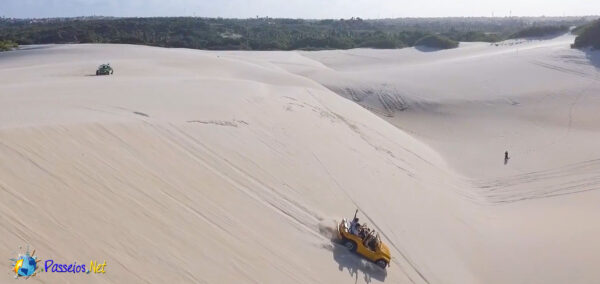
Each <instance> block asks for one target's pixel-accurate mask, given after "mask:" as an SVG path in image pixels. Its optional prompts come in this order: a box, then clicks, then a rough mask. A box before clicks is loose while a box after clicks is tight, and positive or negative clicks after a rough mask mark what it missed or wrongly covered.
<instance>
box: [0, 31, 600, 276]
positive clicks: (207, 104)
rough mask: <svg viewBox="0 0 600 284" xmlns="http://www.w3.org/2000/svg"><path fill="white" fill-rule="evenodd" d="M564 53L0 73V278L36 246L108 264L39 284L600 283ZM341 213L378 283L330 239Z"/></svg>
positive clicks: (594, 79) (208, 59) (138, 49)
mask: <svg viewBox="0 0 600 284" xmlns="http://www.w3.org/2000/svg"><path fill="white" fill-rule="evenodd" d="M567 40H568V38H557V39H553V40H550V41H540V42H521V43H517V42H506V43H503V44H502V45H499V46H493V45H492V46H490V45H487V44H478V43H477V44H463V45H462V46H461V47H459V48H458V49H455V50H449V51H440V52H422V51H419V50H416V49H403V50H394V51H373V50H351V51H322V52H206V51H195V50H186V49H162V48H152V47H143V46H128V45H58V46H37V47H28V48H26V49H24V50H19V51H14V52H7V53H3V54H0V102H1V103H0V157H1V160H2V163H0V200H1V201H2V203H1V205H2V206H1V207H0V213H2V214H1V216H2V218H0V254H3V255H6V256H7V257H5V258H4V259H0V263H1V264H4V265H5V267H6V266H9V265H10V261H8V258H10V257H14V256H13V254H15V251H16V250H17V248H18V246H19V245H22V246H24V245H26V244H30V245H31V246H33V247H34V248H35V249H36V254H38V255H39V256H40V258H42V259H49V258H52V259H54V260H55V261H60V262H64V263H72V262H73V261H77V262H89V260H91V259H96V260H99V261H104V260H106V262H107V268H106V270H107V272H106V273H105V274H102V275H67V274H60V273H40V275H38V276H36V277H39V280H40V281H46V282H69V281H71V282H73V281H75V282H85V283H89V282H92V283H130V282H131V283H140V282H151V283H164V282H167V281H170V282H174V283H180V282H185V283H232V282H243V283H350V282H352V283H356V282H358V283H371V282H375V283H377V282H388V283H515V282H516V283H565V282H577V283H594V282H597V280H598V279H600V274H598V272H597V271H596V270H595V269H594V267H593V264H594V263H597V262H598V261H599V260H600V259H599V257H598V255H600V254H599V253H598V252H600V246H598V245H597V244H596V242H594V239H595V238H596V237H597V236H599V235H600V226H598V225H596V223H597V222H595V221H594V219H593V218H594V216H597V214H598V208H597V205H596V204H597V201H598V198H600V195H599V193H598V192H597V191H595V189H597V188H598V186H599V181H598V177H599V170H600V163H598V159H599V158H600V157H599V155H598V154H599V153H598V152H597V149H596V147H595V144H596V143H595V142H594V141H600V139H598V138H600V137H598V130H600V129H598V128H597V127H598V126H597V125H596V124H595V123H594V121H597V119H598V115H597V114H596V113H595V109H597V108H595V107H597V106H598V103H599V102H600V101H599V100H598V97H597V96H595V95H594V94H596V93H597V91H598V90H599V89H598V88H599V82H600V81H598V69H597V66H594V65H593V64H590V63H589V62H593V61H590V60H589V58H588V57H589V56H595V55H589V54H587V55H586V54H584V53H581V52H578V51H571V50H569V49H568V47H564V44H563V43H564V42H566V41H567ZM517 53H518V55H516V54H517ZM106 61H110V63H111V65H113V66H114V67H115V74H114V75H113V76H106V77H96V76H93V72H94V67H95V66H97V65H98V64H100V63H105V62H106ZM531 74H536V75H535V76H534V75H531ZM508 83H510V84H508ZM511 84H512V85H511ZM515 84H516V85H515ZM336 93H337V94H336ZM340 95H341V96H340ZM345 97H346V98H345ZM347 98H349V99H347ZM505 149H508V150H510V151H511V156H512V158H511V160H510V161H509V163H508V164H507V165H504V164H502V160H501V159H502V154H503V152H504V150H505ZM355 209H359V210H360V211H361V216H360V217H361V220H362V221H363V222H367V223H368V224H369V225H370V226H371V227H373V228H375V229H376V230H377V231H379V232H381V234H382V237H383V239H384V241H385V242H386V243H388V244H389V246H390V249H391V250H392V255H393V257H394V258H393V262H392V263H391V265H390V267H389V268H388V269H387V271H383V270H381V269H379V268H376V267H374V266H373V265H372V264H370V263H368V262H366V261H364V260H361V259H360V258H358V257H356V256H355V255H353V254H350V253H348V252H347V251H346V250H345V249H344V248H343V247H341V246H339V245H337V244H335V243H333V242H332V241H331V237H332V229H333V225H334V222H336V220H339V219H340V218H342V217H349V216H350V215H351V214H353V213H354V210H355ZM4 277H5V279H10V278H11V277H13V275H12V274H11V273H10V272H6V273H5V276H4Z"/></svg>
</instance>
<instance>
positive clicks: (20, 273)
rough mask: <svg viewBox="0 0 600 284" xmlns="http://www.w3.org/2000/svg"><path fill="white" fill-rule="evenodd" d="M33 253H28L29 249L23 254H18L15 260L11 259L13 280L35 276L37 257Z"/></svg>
mask: <svg viewBox="0 0 600 284" xmlns="http://www.w3.org/2000/svg"><path fill="white" fill-rule="evenodd" d="M34 254H35V250H34V251H33V253H31V254H30V253H29V249H27V252H25V254H19V255H18V256H17V258H13V259H11V260H12V261H13V265H14V266H13V271H14V272H15V278H19V277H31V276H34V275H35V272H36V270H37V262H38V260H37V256H34Z"/></svg>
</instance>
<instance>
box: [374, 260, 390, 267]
mask: <svg viewBox="0 0 600 284" xmlns="http://www.w3.org/2000/svg"><path fill="white" fill-rule="evenodd" d="M375 264H377V266H379V267H381V268H383V269H385V268H386V267H387V266H388V263H387V261H385V260H383V259H380V260H378V261H376V262H375Z"/></svg>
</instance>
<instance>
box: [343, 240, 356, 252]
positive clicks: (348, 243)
mask: <svg viewBox="0 0 600 284" xmlns="http://www.w3.org/2000/svg"><path fill="white" fill-rule="evenodd" d="M344 246H345V247H346V248H347V249H348V250H349V251H356V243H355V242H354V241H351V240H346V242H345V243H344Z"/></svg>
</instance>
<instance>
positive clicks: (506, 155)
mask: <svg viewBox="0 0 600 284" xmlns="http://www.w3.org/2000/svg"><path fill="white" fill-rule="evenodd" d="M508 159H510V158H509V157H508V151H505V152H504V164H505V165H506V164H507V163H508Z"/></svg>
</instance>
